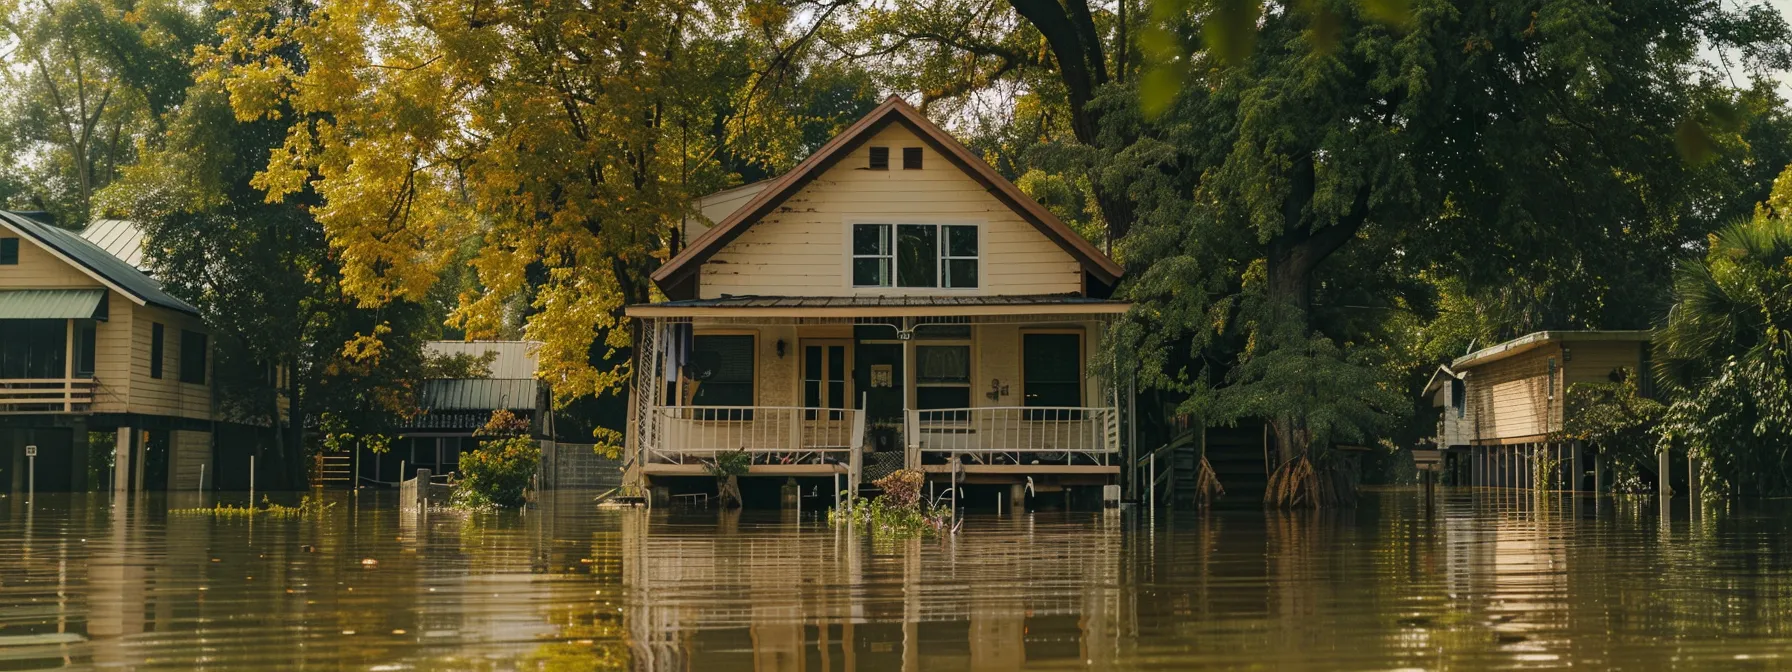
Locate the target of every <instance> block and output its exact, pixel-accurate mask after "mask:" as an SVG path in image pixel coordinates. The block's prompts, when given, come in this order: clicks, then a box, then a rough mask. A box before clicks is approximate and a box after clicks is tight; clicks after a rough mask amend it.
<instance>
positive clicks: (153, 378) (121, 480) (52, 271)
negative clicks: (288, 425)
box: [0, 211, 215, 492]
mask: <svg viewBox="0 0 1792 672" xmlns="http://www.w3.org/2000/svg"><path fill="white" fill-rule="evenodd" d="M139 249H140V243H139ZM137 259H139V261H138V262H137V263H141V261H140V259H141V257H140V252H139V256H138V257H137ZM211 364H212V362H211V336H210V333H209V332H208V331H207V329H206V328H205V325H204V324H203V323H202V322H201V321H200V319H199V312H198V310H197V309H196V308H194V307H193V306H192V305H190V304H188V303H186V302H185V301H182V300H180V299H178V298H175V297H173V296H171V295H169V294H168V293H167V292H164V291H163V290H162V287H161V284H160V283H158V282H156V281H155V280H154V279H153V278H150V277H149V276H148V275H145V274H144V273H143V272H142V271H141V270H139V269H138V268H137V267H136V266H135V265H133V264H132V263H127V262H125V261H122V260H121V259H120V258H118V257H116V256H114V255H113V254H111V253H109V252H107V251H106V249H103V248H102V247H100V246H99V245H96V244H94V243H93V242H91V241H89V240H88V239H86V238H83V237H82V236H81V235H78V234H76V233H73V232H70V231H66V230H63V229H60V228H57V227H55V226H53V225H50V224H47V223H44V222H40V221H37V220H34V219H31V218H29V217H25V216H22V215H18V214H15V213H11V212H4V211H0V468H6V469H7V470H8V471H9V472H10V473H9V479H10V480H9V485H11V486H12V487H13V488H14V489H15V490H17V489H22V488H21V485H20V484H21V483H22V482H23V480H24V475H23V474H22V470H23V469H24V466H25V464H26V462H25V460H24V447H25V446H27V445H36V446H37V447H38V453H37V467H36V468H37V487H38V488H39V489H43V490H86V489H92V488H93V487H94V486H97V485H100V484H99V483H94V482H90V481H91V480H92V479H90V477H89V474H90V473H92V474H94V478H98V479H101V480H109V481H110V485H111V487H112V488H113V489H114V490H115V491H119V492H125V491H133V490H162V489H183V490H184V489H197V488H200V487H202V486H203V485H205V484H204V483H202V482H201V473H202V472H203V470H204V467H205V465H207V464H210V463H211V461H212V434H213V430H214V428H215V425H214V420H215V418H214V416H213V412H212V408H213V400H212V388H211V382H212V376H211ZM90 431H96V432H115V433H116V439H115V441H116V443H115V446H114V454H113V469H112V471H110V472H104V471H102V470H100V469H98V468H97V465H94V464H90V460H93V459H95V458H94V457H92V456H91V455H92V453H93V451H92V450H91V448H90V446H89V445H88V432H90ZM101 454H102V455H103V451H101ZM206 480H207V481H209V480H210V479H209V477H207V478H206Z"/></svg>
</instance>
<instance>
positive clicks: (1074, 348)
mask: <svg viewBox="0 0 1792 672" xmlns="http://www.w3.org/2000/svg"><path fill="white" fill-rule="evenodd" d="M1021 387H1022V397H1023V405H1025V406H1031V407H1059V408H1075V407H1078V406H1082V405H1083V348H1082V337H1081V336H1080V335H1078V334H1022V335H1021ZM1060 413H1062V412H1044V413H1035V414H1029V415H1028V416H1027V417H1028V419H1029V420H1066V419H1072V418H1070V417H1060V416H1059V414H1060Z"/></svg>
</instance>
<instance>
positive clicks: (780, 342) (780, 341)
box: [778, 338, 784, 359]
mask: <svg viewBox="0 0 1792 672" xmlns="http://www.w3.org/2000/svg"><path fill="white" fill-rule="evenodd" d="M783 358H784V339H782V338H780V339H778V359H783Z"/></svg>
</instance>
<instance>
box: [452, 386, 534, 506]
mask: <svg viewBox="0 0 1792 672" xmlns="http://www.w3.org/2000/svg"><path fill="white" fill-rule="evenodd" d="M528 432H529V423H528V422H526V421H524V420H522V419H521V418H518V417H516V415H515V414H513V413H511V412H510V411H506V410H498V411H493V412H492V417H491V419H490V420H488V421H487V422H486V423H485V426H484V427H481V428H480V429H479V431H478V432H475V433H474V434H475V435H478V436H490V437H494V438H493V439H492V440H490V441H482V442H480V443H479V448H478V449H476V450H474V451H472V452H469V453H467V454H465V455H462V456H461V457H460V473H461V481H460V486H459V487H457V488H455V490H454V500H455V503H456V504H458V505H460V506H464V507H469V508H485V507H489V506H520V505H522V503H523V499H524V493H525V491H527V490H528V489H529V481H530V479H532V478H534V477H535V469H536V467H538V466H540V465H541V446H539V445H537V444H536V443H535V440H534V439H531V438H529V437H528V436H527V434H528Z"/></svg>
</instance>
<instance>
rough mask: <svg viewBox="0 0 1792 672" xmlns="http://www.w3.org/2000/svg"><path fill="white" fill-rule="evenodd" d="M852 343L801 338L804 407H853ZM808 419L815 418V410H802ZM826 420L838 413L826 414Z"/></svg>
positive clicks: (833, 418)
mask: <svg viewBox="0 0 1792 672" xmlns="http://www.w3.org/2000/svg"><path fill="white" fill-rule="evenodd" d="M851 348H852V342H851V341H846V340H837V341H836V340H826V341H819V340H808V341H803V406H804V407H805V408H810V409H820V408H834V409H848V408H853V407H854V404H853V403H852V389H851V388H852V384H851V382H850V381H851V380H852V356H851V352H850V350H851ZM805 413H806V414H807V416H808V417H807V419H809V420H814V419H816V417H815V416H816V414H817V411H814V410H810V411H805ZM828 415H829V416H830V417H828V418H827V419H829V420H839V419H840V418H841V414H839V413H829V414H828Z"/></svg>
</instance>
